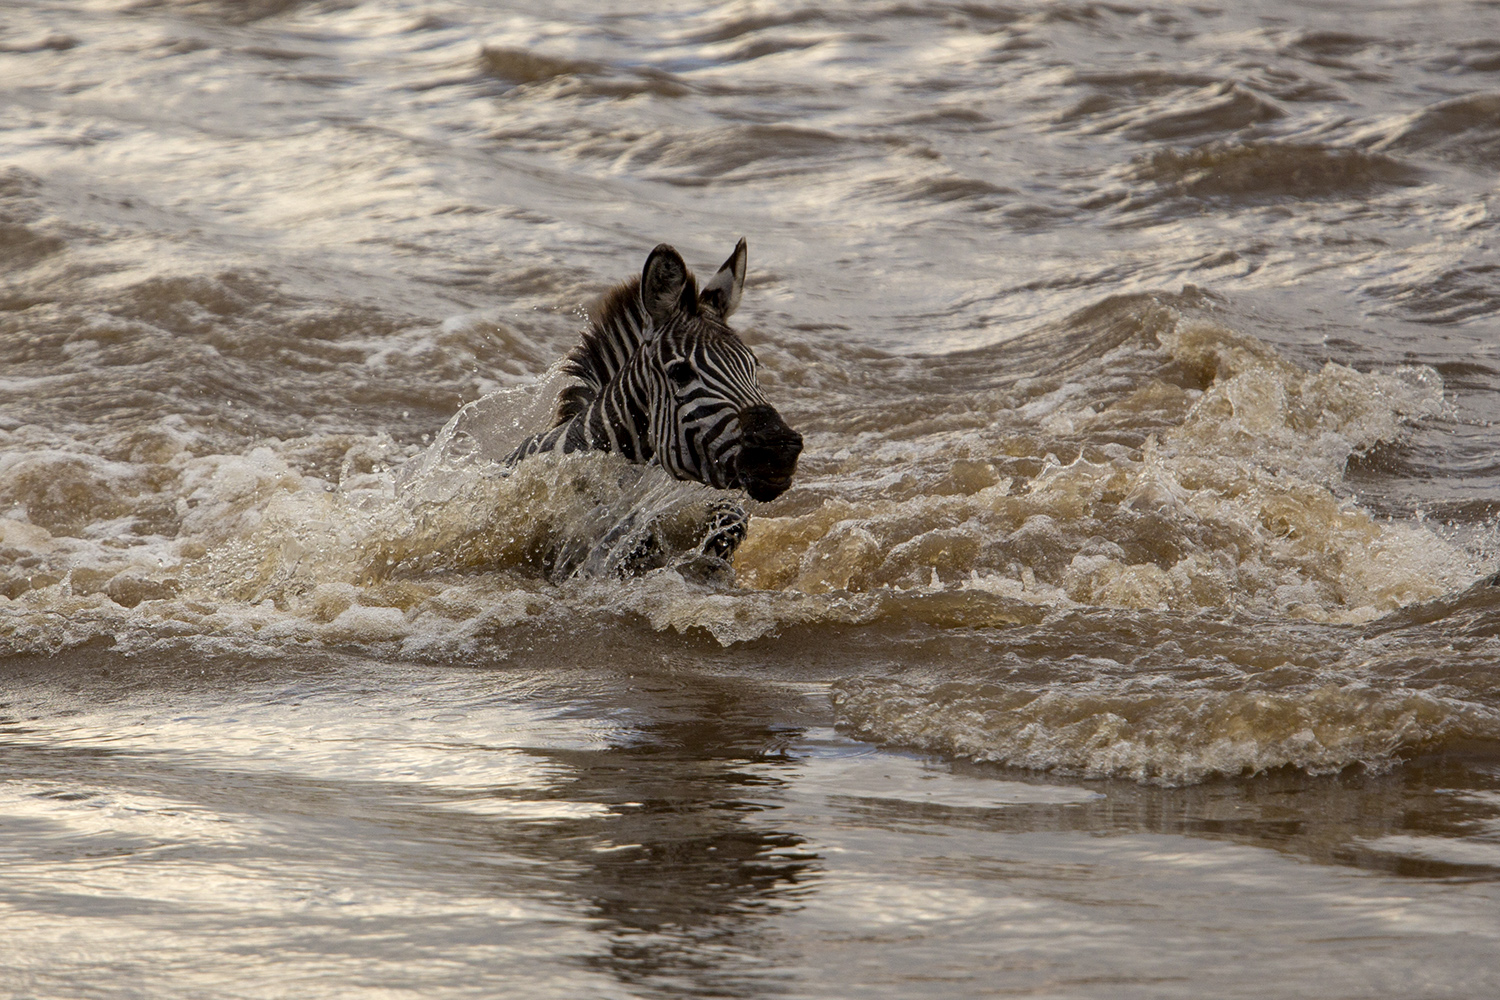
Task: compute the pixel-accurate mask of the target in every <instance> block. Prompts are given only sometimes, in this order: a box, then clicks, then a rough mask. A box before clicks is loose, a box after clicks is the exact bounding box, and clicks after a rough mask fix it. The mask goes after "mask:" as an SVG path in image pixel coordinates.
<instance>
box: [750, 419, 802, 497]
mask: <svg viewBox="0 0 1500 1000" xmlns="http://www.w3.org/2000/svg"><path fill="white" fill-rule="evenodd" d="M801 453H802V435H801V434H798V433H797V432H796V431H794V430H792V429H791V428H790V427H788V426H787V425H786V421H784V420H782V419H781V414H779V413H777V412H776V410H775V409H774V408H772V407H769V406H752V407H749V408H747V409H745V410H744V411H742V412H741V413H740V453H739V461H738V466H739V468H738V477H739V482H740V485H741V486H742V487H743V488H744V489H745V490H747V491H748V492H749V494H750V496H751V497H752V498H754V499H756V500H773V499H775V498H776V497H778V496H780V495H781V494H782V493H784V492H786V489H787V487H789V486H790V485H791V484H792V475H793V474H794V473H795V472H796V471H797V456H798V455H800V454H801Z"/></svg>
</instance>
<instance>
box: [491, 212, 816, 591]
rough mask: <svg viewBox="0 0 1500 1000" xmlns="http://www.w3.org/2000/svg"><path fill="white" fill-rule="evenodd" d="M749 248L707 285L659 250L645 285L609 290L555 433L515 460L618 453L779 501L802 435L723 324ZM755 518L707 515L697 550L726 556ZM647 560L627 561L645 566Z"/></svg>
mask: <svg viewBox="0 0 1500 1000" xmlns="http://www.w3.org/2000/svg"><path fill="white" fill-rule="evenodd" d="M746 258H747V254H746V249H745V241H744V240H743V239H742V240H740V241H739V243H738V244H736V245H735V248H734V252H733V253H732V254H730V255H729V259H728V260H726V261H725V262H724V265H723V266H722V267H720V268H719V270H718V273H716V274H715V275H714V276H713V278H711V279H710V280H709V281H708V282H707V283H706V284H705V285H704V286H703V287H702V289H701V290H700V289H699V287H698V282H697V280H696V279H695V278H694V277H693V273H692V272H691V271H689V270H688V267H687V264H686V263H684V262H683V259H682V257H681V255H679V254H678V253H677V251H676V250H674V249H673V248H672V247H670V246H668V245H667V244H665V243H663V244H661V245H660V246H658V247H657V248H656V249H655V250H652V251H651V254H650V255H649V256H648V257H647V258H646V264H645V266H644V267H643V268H642V269H641V276H640V277H639V278H632V279H630V280H629V281H626V282H623V283H622V284H620V285H618V286H616V287H615V288H614V289H613V290H612V291H611V292H609V293H608V294H607V295H606V296H605V298H604V301H603V304H602V307H601V308H600V309H599V313H598V315H597V316H595V317H593V318H592V321H591V322H590V324H589V327H588V329H587V330H585V331H584V334H583V339H582V341H581V342H580V343H579V344H578V346H576V347H574V348H573V350H572V351H570V352H569V353H568V356H567V361H566V363H565V364H564V366H563V371H564V372H565V373H566V374H568V375H570V376H572V377H573V378H575V379H577V381H576V382H575V383H574V384H572V385H569V386H568V387H567V388H565V389H564V390H563V391H562V392H561V393H560V394H559V395H558V401H557V411H556V416H555V418H554V420H553V424H552V426H551V427H550V428H549V429H547V430H544V431H541V432H540V433H537V434H533V435H531V436H530V437H528V438H526V439H525V440H524V441H522V442H521V443H520V445H518V446H517V447H516V449H515V451H513V452H512V453H511V454H510V456H509V457H508V458H507V460H506V461H507V463H508V464H510V465H514V464H516V463H517V462H520V461H522V460H524V459H526V458H529V457H530V456H532V455H536V454H539V453H542V452H550V451H561V452H564V453H568V452H575V451H589V450H594V451H607V452H616V453H618V454H620V455H622V456H624V457H625V458H626V459H627V460H628V461H630V462H634V463H637V464H647V463H653V462H654V463H656V464H659V465H660V466H661V467H662V468H663V469H665V470H666V471H667V472H668V473H670V474H671V475H672V476H674V477H675V478H677V479H683V480H692V481H695V482H699V483H704V484H706V485H709V486H713V487H715V488H717V489H725V490H728V489H742V490H744V491H745V492H746V493H747V494H749V495H750V497H751V498H752V499H755V500H774V499H775V498H776V497H778V496H780V495H781V494H782V493H784V492H785V491H786V489H787V487H789V486H790V485H791V483H792V475H793V474H794V473H795V472H796V470H797V456H798V455H799V454H801V451H802V435H800V434H798V433H797V432H796V431H794V430H792V428H790V427H788V426H787V423H786V421H785V420H783V419H782V418H781V414H779V413H777V412H776V408H775V407H773V406H772V405H771V404H770V403H768V402H767V401H766V398H765V396H763V395H762V394H761V389H760V382H759V380H758V379H757V377H756V369H757V367H758V363H757V361H756V359H755V355H754V354H752V353H751V351H750V348H748V347H746V346H745V344H744V342H743V341H741V340H740V338H739V336H738V335H737V334H736V333H735V332H734V331H733V330H731V329H730V328H729V326H728V325H727V321H728V319H729V317H730V316H731V315H732V314H733V313H734V311H735V308H736V307H738V306H739V304H740V294H741V292H742V291H743V289H744V285H745V265H746ZM747 521H748V515H747V514H746V513H745V510H744V508H743V507H742V506H740V505H739V504H737V503H733V502H721V503H717V504H715V505H714V506H713V507H712V509H711V510H710V514H709V519H708V524H707V525H706V526H705V529H704V533H703V536H702V540H701V542H700V545H699V547H700V549H701V550H702V551H703V552H704V553H706V554H707V555H710V556H715V557H717V558H720V559H724V560H728V559H730V558H731V557H733V555H734V550H735V549H736V548H737V547H738V546H739V544H740V542H741V541H743V540H744V537H745V529H746V524H747ZM648 559H649V553H638V554H637V558H634V559H632V560H631V563H632V564H633V565H634V566H635V567H636V568H645V567H646V566H647V560H648Z"/></svg>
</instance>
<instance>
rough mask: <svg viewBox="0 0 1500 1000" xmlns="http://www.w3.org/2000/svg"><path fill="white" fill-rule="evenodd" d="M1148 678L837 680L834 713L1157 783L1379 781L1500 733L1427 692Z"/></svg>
mask: <svg viewBox="0 0 1500 1000" xmlns="http://www.w3.org/2000/svg"><path fill="white" fill-rule="evenodd" d="M1152 680H1153V679H1152V678H1140V679H1136V680H1126V681H1117V680H1116V681H1109V680H1100V681H1094V682H1085V683H1080V684H1073V685H1058V686H1056V687H1049V688H1046V689H1036V688H1032V687H1029V686H1024V685H1022V686H1018V685H999V684H978V683H972V682H965V681H950V682H948V683H944V684H941V685H937V686H934V687H919V686H911V685H906V684H902V683H899V682H896V681H889V680H866V679H860V680H852V681H845V682H842V683H840V684H839V685H836V687H835V693H834V704H835V707H836V710H837V713H838V716H839V720H840V722H841V723H842V724H844V725H846V726H848V727H849V728H850V729H851V730H853V732H854V733H855V734H857V735H860V736H862V737H864V738H867V739H873V740H878V741H881V742H885V743H895V744H899V745H903V746H908V747H914V748H918V749H922V750H928V751H932V752H936V753H943V754H948V755H954V756H960V757H968V758H972V759H974V760H978V761H987V762H993V763H999V764H1005V765H1009V766H1012V767H1024V768H1033V769H1039V770H1048V771H1053V772H1056V773H1060V774H1070V775H1078V776H1083V777H1091V778H1129V779H1133V780H1136V781H1144V782H1151V783H1157V784H1191V783H1194V782H1198V781H1203V780H1204V779H1206V778H1209V777H1212V776H1215V775H1223V776H1229V777H1237V776H1240V775H1246V774H1255V773H1258V772H1261V771H1267V770H1270V769H1273V768H1278V767H1297V768H1301V769H1302V770H1304V771H1306V772H1308V773H1310V774H1332V773H1335V772H1338V771H1341V770H1343V769H1345V768H1347V767H1350V766H1353V765H1361V766H1363V767H1365V768H1367V769H1370V770H1373V771H1377V772H1378V771H1382V770H1385V769H1387V768H1389V767H1391V766H1393V765H1394V764H1395V763H1397V762H1398V761H1399V759H1400V758H1401V757H1402V756H1404V755H1407V754H1410V753H1415V752H1420V751H1421V750H1422V749H1423V748H1424V747H1437V746H1441V745H1443V744H1445V743H1451V742H1453V741H1462V740H1489V741H1492V740H1495V739H1497V738H1500V714H1497V713H1495V712H1494V711H1492V710H1490V709H1487V708H1483V707H1480V706H1477V705H1475V704H1473V703H1469V702H1462V701H1457V700H1452V699H1448V698H1444V697H1441V696H1440V695H1437V694H1434V693H1431V692H1422V691H1412V690H1404V689H1399V688H1397V689H1394V690H1386V691H1379V690H1373V689H1371V688H1370V687H1368V686H1366V685H1364V684H1359V683H1337V682H1328V683H1323V684H1312V685H1299V686H1296V687H1292V688H1287V689H1281V690H1276V689H1270V688H1267V687H1266V686H1263V685H1252V689H1250V690H1205V689H1203V688H1202V687H1197V686H1195V685H1192V684H1183V683H1176V684H1173V683H1167V682H1166V679H1165V678H1158V679H1155V680H1156V681H1157V682H1156V683H1152ZM1256 687H1258V688H1259V689H1254V688H1256Z"/></svg>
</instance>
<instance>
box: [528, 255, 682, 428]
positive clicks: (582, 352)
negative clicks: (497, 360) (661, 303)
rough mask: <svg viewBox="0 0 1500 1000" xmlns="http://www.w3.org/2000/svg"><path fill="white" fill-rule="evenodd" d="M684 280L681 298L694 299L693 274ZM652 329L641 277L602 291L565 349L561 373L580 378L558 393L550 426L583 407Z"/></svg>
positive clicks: (648, 335)
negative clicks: (643, 300)
mask: <svg viewBox="0 0 1500 1000" xmlns="http://www.w3.org/2000/svg"><path fill="white" fill-rule="evenodd" d="M687 284H688V288H686V289H684V294H683V298H682V301H683V302H688V301H696V299H697V294H698V289H697V282H695V281H694V280H693V278H692V275H688V280H687ZM689 295H690V296H692V298H691V299H690V298H689V297H688V296H689ZM653 332H654V327H653V325H652V322H651V318H650V317H649V316H648V315H647V314H646V309H645V306H644V305H642V303H641V279H640V278H631V279H630V280H629V281H623V282H621V283H620V284H618V285H616V286H615V287H614V288H612V289H610V291H608V292H607V293H605V295H604V298H603V299H601V300H600V302H599V306H598V312H597V315H595V316H593V317H591V320H590V323H589V326H588V329H587V330H585V331H584V332H583V339H582V340H580V341H579V343H578V345H577V346H576V347H574V348H573V349H572V350H571V351H569V352H568V356H567V360H566V362H565V363H564V364H563V369H562V370H563V373H564V374H566V375H571V376H573V377H574V378H576V379H579V381H578V382H575V383H574V384H573V385H570V386H568V387H567V388H566V389H564V390H563V391H562V393H561V394H560V395H559V396H558V397H557V417H556V421H555V422H554V424H553V426H558V425H560V424H564V423H567V422H568V421H569V420H571V419H573V417H575V416H577V415H578V414H579V413H582V412H583V411H584V410H586V409H587V408H588V405H589V403H591V402H593V401H594V398H595V397H596V396H598V395H599V393H600V392H601V391H602V390H603V389H604V387H605V386H607V385H608V384H609V383H610V380H611V379H613V378H614V377H615V376H616V375H618V374H619V373H620V371H621V369H623V368H624V367H625V365H626V363H627V362H628V361H629V360H630V358H631V356H632V355H634V354H635V352H636V351H637V350H639V349H640V346H641V345H642V344H644V343H645V342H646V341H647V340H649V339H650V338H651V335H652V333H653Z"/></svg>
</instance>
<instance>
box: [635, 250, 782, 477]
mask: <svg viewBox="0 0 1500 1000" xmlns="http://www.w3.org/2000/svg"><path fill="white" fill-rule="evenodd" d="M746 256H747V255H746V251H745V241H744V240H740V241H739V243H738V244H737V245H736V246H735V248H734V253H732V254H730V255H729V259H728V260H727V261H725V262H724V266H723V267H721V268H719V271H718V273H717V274H715V275H714V276H713V278H712V279H711V280H710V281H709V282H708V283H707V284H706V285H704V286H703V289H702V290H701V291H700V290H699V289H698V283H697V281H695V280H694V278H693V275H692V272H690V271H689V270H688V269H687V265H686V264H685V263H683V260H682V257H681V256H680V255H679V254H678V253H677V251H676V250H674V249H672V247H670V246H668V245H667V244H665V243H663V244H661V245H660V246H658V247H657V248H656V249H655V250H653V251H651V255H650V256H649V257H647V258H646V266H645V267H644V268H643V269H642V271H641V284H640V295H641V306H642V308H643V309H644V310H645V312H646V314H647V316H648V317H649V318H650V320H651V326H652V328H653V336H652V338H651V339H650V340H649V341H647V342H646V343H645V344H643V345H642V347H641V352H640V353H641V357H640V359H639V360H640V364H641V369H640V373H641V374H642V375H643V376H644V380H645V382H646V385H647V388H648V391H649V393H650V396H651V400H652V405H651V407H650V439H651V440H650V443H651V450H652V451H653V452H654V453H655V456H656V458H657V460H658V461H660V462H661V465H662V467H663V468H664V469H666V470H667V471H668V472H669V473H671V474H672V475H673V476H676V477H677V478H678V479H692V480H696V481H698V482H701V483H707V484H708V485H710V486H714V487H717V488H719V489H733V488H736V487H738V488H740V489H743V490H745V491H746V492H747V493H749V494H750V496H751V497H752V498H753V499H755V500H774V499H775V498H776V497H778V496H780V495H781V494H782V493H784V492H786V489H787V487H788V486H790V485H791V484H792V474H793V473H794V472H796V471H797V456H798V455H799V454H801V452H802V435H800V434H798V433H797V432H796V431H794V430H792V429H791V428H790V427H788V426H787V424H786V421H784V420H782V419H781V414H779V413H777V412H776V409H775V407H773V406H771V404H770V403H768V402H766V398H765V396H763V395H762V394H761V390H760V382H759V380H758V379H757V378H756V368H757V367H758V363H757V362H756V360H755V355H754V354H752V353H751V352H750V348H748V347H746V346H745V344H744V342H743V341H741V340H740V338H739V335H738V334H736V333H735V332H734V331H733V330H731V329H730V328H729V327H728V326H727V325H726V322H725V321H726V320H728V319H729V317H730V315H731V314H732V313H733V312H734V310H735V308H736V307H737V306H738V305H739V304H740V292H741V291H742V290H743V288H744V285H745V261H746Z"/></svg>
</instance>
